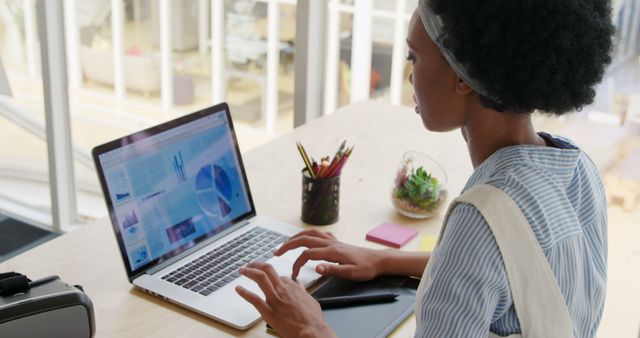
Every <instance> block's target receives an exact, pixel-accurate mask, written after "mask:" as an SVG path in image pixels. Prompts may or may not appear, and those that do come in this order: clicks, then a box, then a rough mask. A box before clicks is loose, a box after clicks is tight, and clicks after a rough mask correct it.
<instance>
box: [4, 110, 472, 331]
mask: <svg viewBox="0 0 640 338" xmlns="http://www.w3.org/2000/svg"><path fill="white" fill-rule="evenodd" d="M343 139H347V140H348V141H349V143H350V144H353V145H355V150H354V152H353V155H352V157H351V159H350V160H349V163H348V164H347V166H346V167H345V170H344V172H343V174H342V179H341V185H342V187H341V192H340V194H341V196H340V198H341V201H340V213H341V215H340V221H339V222H338V223H336V224H334V225H331V226H326V227H322V229H323V230H330V231H332V232H333V233H334V234H336V236H337V237H338V238H339V239H341V240H344V241H346V242H350V243H354V244H358V245H363V246H368V247H380V248H382V246H381V245H377V244H375V243H371V242H367V241H365V240H364V236H365V233H366V232H367V230H369V229H370V228H372V227H374V226H376V225H378V224H379V223H380V222H383V221H391V222H396V223H402V224H406V225H408V226H411V227H415V228H416V229H418V230H419V231H420V232H421V233H423V234H434V235H436V234H437V233H438V231H439V229H440V224H441V221H442V217H443V215H442V214H441V215H440V217H439V218H435V219H432V220H428V221H416V220H411V219H408V218H405V217H402V216H400V215H398V214H397V213H396V212H395V210H394V209H393V206H392V205H391V201H390V189H391V186H392V182H393V179H394V177H395V171H396V169H397V166H398V165H399V162H400V158H401V156H402V154H403V153H404V152H405V151H406V150H410V149H411V150H420V151H422V152H424V153H427V154H429V155H431V156H432V157H434V158H435V159H437V160H438V161H439V162H440V163H441V164H442V165H443V167H444V168H445V170H447V172H448V174H449V185H448V186H449V191H450V193H449V198H453V197H455V195H457V194H458V192H459V191H460V190H461V189H462V187H463V185H464V183H465V181H466V179H467V178H468V176H469V175H470V173H471V170H472V169H471V163H470V160H469V157H468V155H467V151H466V146H465V144H464V142H463V140H462V136H461V135H460V134H459V132H451V133H444V134H436V133H431V132H428V131H426V130H425V129H424V128H423V126H422V122H421V120H420V118H419V117H418V116H417V115H416V114H415V113H414V112H413V109H412V108H406V107H398V106H391V105H388V104H384V103H380V102H376V101H365V102H361V103H358V104H355V105H352V106H349V107H346V108H344V109H341V110H339V111H338V112H336V113H334V114H332V115H330V116H327V117H324V118H321V119H318V120H315V121H313V122H310V123H308V124H307V125H305V126H303V127H301V128H298V129H296V130H294V131H292V132H291V133H289V134H287V135H284V136H283V137H280V138H278V139H276V140H274V141H272V142H269V143H267V144H265V145H263V146H261V147H258V148H256V149H254V150H252V151H250V152H248V153H246V154H244V156H243V157H244V160H245V166H246V170H247V172H248V176H249V184H250V186H251V191H252V194H253V198H254V201H255V204H256V208H257V210H258V213H259V214H265V215H269V216H272V217H275V218H277V219H280V220H283V221H286V222H289V223H292V224H298V225H301V226H303V224H302V222H301V221H300V219H299V217H300V194H301V191H300V189H301V177H300V169H301V167H302V165H301V164H302V161H301V159H300V156H299V154H298V153H297V150H296V147H295V141H298V140H300V141H302V142H303V143H304V145H305V146H306V148H307V151H308V152H309V153H310V154H313V155H314V156H315V157H316V158H318V157H320V155H328V154H333V153H334V152H335V150H336V148H337V147H338V145H339V144H340V143H341V142H342V140H343ZM416 248H417V240H416V239H414V240H412V241H411V242H410V243H408V244H407V245H405V247H404V248H403V249H405V250H415V249H416ZM7 270H15V271H18V272H22V273H25V274H27V275H28V276H31V277H33V278H38V277H42V276H45V275H49V274H58V275H60V277H61V278H62V279H63V280H64V281H67V282H69V283H74V284H81V285H83V286H84V288H85V291H86V292H87V294H88V295H89V296H90V297H91V300H92V301H93V305H94V308H95V315H96V330H97V335H96V336H97V337H225V336H240V337H270V336H269V335H268V334H267V333H266V332H265V326H264V324H263V323H258V324H257V325H255V326H254V327H253V328H252V329H251V330H249V331H246V332H245V331H238V330H235V329H231V328H229V327H226V326H224V325H222V324H218V323H217V322H215V321H213V320H211V319H208V318H206V317H203V316H201V315H198V314H196V313H193V312H190V311H188V310H185V309H183V308H181V307H179V306H176V305H173V304H171V303H168V302H165V301H162V300H160V299H158V298H155V297H152V296H150V295H147V294H145V293H143V292H141V291H138V290H136V289H133V288H132V287H131V285H130V284H129V283H128V282H127V278H126V275H125V272H124V269H123V266H122V261H121V258H120V254H119V252H118V249H117V247H116V241H115V237H114V235H113V233H112V230H111V225H110V223H109V221H108V220H107V218H104V219H101V220H99V221H96V222H94V223H92V224H88V225H86V226H84V227H82V228H81V229H79V230H76V231H74V232H72V233H68V234H65V235H64V236H61V237H59V238H56V239H54V240H52V241H49V242H47V243H45V244H43V245H41V246H39V247H37V248H35V249H33V250H31V251H29V252H26V253H24V254H22V255H19V256H17V257H14V258H13V259H11V260H9V261H7V262H4V263H2V264H0V271H7ZM414 329H415V321H414V320H412V319H410V320H408V321H407V322H406V323H405V324H404V326H403V327H402V328H401V329H400V331H399V332H398V333H397V334H396V336H398V337H409V336H412V335H413V331H414Z"/></svg>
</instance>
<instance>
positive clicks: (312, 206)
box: [301, 168, 340, 225]
mask: <svg viewBox="0 0 640 338" xmlns="http://www.w3.org/2000/svg"><path fill="white" fill-rule="evenodd" d="M339 206H340V176H339V175H337V176H333V177H327V178H313V177H311V175H309V171H308V170H307V169H306V168H305V169H303V170H302V216H301V219H302V221H303V222H305V223H307V224H313V225H329V224H333V223H335V222H337V221H338V215H339V210H340V208H339Z"/></svg>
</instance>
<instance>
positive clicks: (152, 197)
mask: <svg viewBox="0 0 640 338" xmlns="http://www.w3.org/2000/svg"><path fill="white" fill-rule="evenodd" d="M93 159H94V161H95V164H96V168H97V171H98V176H99V178H100V184H101V185H102V191H103V192H104V196H105V199H106V202H107V207H108V209H109V215H110V218H111V224H112V225H113V230H114V231H115V235H116V238H117V241H118V246H119V248H120V253H121V255H122V259H123V260H124V266H125V268H126V271H127V275H128V277H129V281H130V282H131V283H133V285H135V286H136V287H139V288H141V289H143V290H145V291H147V292H149V293H151V294H154V295H157V296H159V297H161V298H163V299H165V300H168V301H171V302H174V303H177V304H180V305H182V306H184V307H187V308H189V309H191V310H193V311H196V312H198V313H201V314H203V315H205V316H208V317H211V318H213V319H216V320H218V321H220V322H223V323H225V324H228V325H230V326H233V327H235V328H239V329H247V328H249V327H250V326H251V325H252V324H254V323H256V322H257V321H258V320H259V319H260V315H259V313H258V312H257V311H256V310H255V309H254V308H253V306H252V305H251V304H249V303H248V302H246V301H245V300H244V299H242V298H241V297H240V296H238V295H237V294H236V292H235V286H236V285H239V284H240V285H242V286H244V287H245V288H247V289H249V290H252V291H254V292H256V293H257V294H259V295H261V296H262V297H264V295H263V294H262V292H261V291H260V289H259V288H258V287H257V285H256V284H255V283H254V282H253V281H251V280H249V279H247V278H246V277H244V276H241V275H240V274H239V272H238V269H239V268H240V267H241V266H243V265H245V264H247V263H248V262H251V261H256V260H257V261H266V262H268V263H270V264H272V265H273V266H274V267H275V269H276V270H277V271H278V273H279V274H280V275H282V276H290V275H291V268H292V266H293V262H294V261H295V259H296V258H297V256H298V255H299V254H300V250H301V249H299V250H295V251H291V252H289V253H287V254H286V255H284V256H282V257H273V251H274V249H276V248H277V247H278V246H280V245H281V243H282V242H284V241H285V240H286V239H287V238H288V237H290V236H291V235H293V234H295V233H297V232H298V231H300V230H301V229H300V228H297V227H294V226H292V225H288V224H284V223H281V222H278V221H275V220H272V219H268V218H265V217H262V216H257V215H256V210H255V207H254V204H253V200H252V198H251V192H250V190H249V185H248V182H247V176H246V174H245V170H244V166H243V164H242V158H241V156H240V151H239V149H238V142H237V140H236V135H235V132H234V129H233V124H232V122H231V115H230V113H229V107H228V106H227V104H225V103H223V104H220V105H217V106H214V107H211V108H207V109H204V110H201V111H198V112H195V113H192V114H189V115H187V116H184V117H181V118H178V119H175V120H173V121H169V122H166V123H163V124H161V125H158V126H155V127H152V128H149V129H147V130H143V131H140V132H137V133H134V134H132V135H129V136H125V137H123V138H120V139H117V140H114V141H112V142H109V143H106V144H103V145H100V146H97V147H96V148H94V149H93ZM314 268H315V265H314V264H307V265H306V266H305V267H304V268H303V269H302V271H301V273H300V276H299V277H298V280H300V281H301V282H303V283H304V284H305V285H307V286H309V285H310V284H312V283H313V282H314V281H316V280H317V279H318V278H319V277H320V276H319V275H318V274H316V273H315V271H314Z"/></svg>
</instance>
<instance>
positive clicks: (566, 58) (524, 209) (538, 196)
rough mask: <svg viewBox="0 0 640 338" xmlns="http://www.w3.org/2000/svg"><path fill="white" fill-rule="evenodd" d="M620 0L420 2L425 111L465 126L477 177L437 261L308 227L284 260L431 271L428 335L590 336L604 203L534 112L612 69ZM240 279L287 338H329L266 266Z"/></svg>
mask: <svg viewBox="0 0 640 338" xmlns="http://www.w3.org/2000/svg"><path fill="white" fill-rule="evenodd" d="M612 32H613V27H612V25H611V19H610V3H609V2H608V1H598V0H542V1H504V0H502V1H500V0H489V1H462V0H459V1H451V0H420V1H419V6H418V9H417V10H416V12H415V13H414V14H413V17H412V18H411V22H410V24H409V33H408V38H407V45H408V47H409V55H408V60H409V61H411V63H412V64H413V71H412V74H411V75H410V77H409V81H410V82H411V83H412V84H413V88H414V92H415V96H414V100H415V102H416V113H418V114H419V115H420V117H421V118H422V122H423V124H424V126H425V127H426V128H427V129H428V130H431V131H449V130H453V129H458V128H459V129H460V130H461V132H462V136H463V137H464V139H465V141H466V143H467V146H468V150H469V155H470V157H471V162H472V164H473V167H474V173H473V175H472V176H471V178H470V179H469V181H468V182H467V184H466V186H465V188H464V190H463V195H462V196H461V197H459V198H458V199H457V200H456V201H454V203H452V205H451V206H450V209H449V212H448V214H447V217H446V218H445V222H444V224H443V229H442V231H441V233H440V237H439V240H438V244H437V246H436V249H435V250H434V252H433V253H432V254H431V255H430V256H427V255H424V254H420V253H408V252H400V251H393V250H372V249H366V248H359V247H355V246H351V245H348V244H344V243H341V242H339V241H337V240H336V239H335V238H334V237H333V236H332V235H331V234H328V233H322V232H319V231H316V230H307V231H303V232H302V233H300V234H298V235H297V236H295V237H294V238H291V239H290V240H289V241H287V242H285V243H284V244H283V246H282V247H281V248H280V249H279V250H278V251H277V252H276V255H281V254H283V253H284V252H286V251H288V250H291V249H294V248H298V247H306V248H308V249H307V250H306V251H304V253H303V254H302V255H301V256H300V257H299V258H298V260H297V262H296V263H295V265H294V270H293V275H292V278H294V279H295V277H296V275H297V273H298V271H299V269H300V267H301V266H303V265H304V264H305V263H306V262H307V261H308V260H310V259H312V260H325V261H329V262H335V263H338V264H320V265H318V267H317V271H318V273H320V274H323V275H330V276H340V277H344V278H350V279H355V280H367V279H371V278H374V277H375V276H378V275H384V274H393V275H410V276H416V277H420V276H422V280H421V285H420V288H419V289H418V297H417V298H418V300H417V304H416V320H417V330H416V333H415V335H416V336H417V337H486V336H488V335H496V336H509V335H517V334H522V336H536V337H538V336H539V337H551V336H557V337H569V336H576V337H593V336H594V335H595V333H596V329H597V327H598V323H599V321H600V317H601V314H602V309H603V303H604V293H605V283H606V255H607V219H606V201H605V197H604V191H603V186H602V183H601V179H600V177H599V175H598V172H597V169H596V168H595V166H594V165H593V163H592V162H591V161H590V160H589V159H588V157H587V156H586V155H585V154H584V153H583V152H582V151H581V150H580V149H578V148H577V147H576V146H575V145H573V144H572V143H571V142H570V141H569V140H566V139H564V138H561V137H557V136H552V135H549V134H545V133H536V132H535V131H534V129H533V126H532V123H531V117H530V116H531V114H532V113H533V112H534V111H536V110H538V111H541V112H544V113H547V114H551V115H561V114H564V113H567V112H569V111H572V110H580V109H581V108H582V107H583V106H585V105H587V104H590V103H591V102H592V101H593V98H594V96H595V93H594V90H593V89H592V87H593V86H594V85H595V84H597V83H598V82H599V81H600V80H601V79H602V76H603V73H604V68H605V67H606V65H607V64H608V63H609V62H610V56H609V53H610V50H611V47H612V42H611V36H612ZM241 272H242V273H243V274H244V275H245V276H247V277H248V278H251V279H253V280H254V281H256V282H257V283H258V284H259V285H260V287H261V290H262V291H263V292H264V294H265V295H266V301H265V300H262V299H260V298H259V297H257V296H256V295H255V294H252V293H251V292H249V291H247V290H245V289H242V288H238V289H237V292H238V293H239V294H240V295H241V296H242V297H244V298H245V299H246V300H247V301H249V302H251V303H252V304H253V305H254V306H256V308H257V309H258V311H259V312H260V313H261V314H262V316H263V318H264V319H265V321H267V322H268V323H269V324H271V325H272V326H273V327H274V328H275V329H276V330H277V331H278V332H279V333H280V334H281V335H282V336H283V337H331V336H334V334H333V333H332V332H331V330H330V328H328V327H327V325H326V324H324V321H323V317H322V312H321V310H320V307H319V305H318V303H317V302H315V301H314V300H313V299H312V298H311V296H309V294H308V293H307V292H306V291H305V290H304V288H303V287H302V286H300V285H298V284H297V283H295V282H293V280H291V279H289V278H285V277H282V278H281V277H279V276H277V274H276V273H275V271H274V270H273V269H272V268H271V267H270V266H268V265H266V264H264V263H252V264H249V265H248V266H247V267H245V268H243V269H242V270H241Z"/></svg>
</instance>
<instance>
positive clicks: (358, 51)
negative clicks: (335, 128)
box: [323, 0, 411, 114]
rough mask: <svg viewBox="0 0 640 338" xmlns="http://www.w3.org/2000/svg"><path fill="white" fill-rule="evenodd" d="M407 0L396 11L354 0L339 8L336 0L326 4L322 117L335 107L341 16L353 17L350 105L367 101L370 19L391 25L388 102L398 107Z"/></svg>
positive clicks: (403, 57)
mask: <svg viewBox="0 0 640 338" xmlns="http://www.w3.org/2000/svg"><path fill="white" fill-rule="evenodd" d="M406 9H407V3H406V0H398V1H395V10H393V11H392V10H386V9H378V8H374V4H373V0H354V3H353V5H346V4H341V3H340V1H339V0H331V1H329V2H328V15H327V17H328V18H327V28H326V30H325V31H326V32H327V39H326V41H327V42H326V55H327V59H326V62H327V63H326V67H325V71H326V73H325V79H326V82H325V86H324V110H323V111H324V114H330V113H332V112H333V111H335V110H336V108H337V107H338V93H337V91H336V88H337V87H338V81H339V75H338V74H339V53H340V51H339V49H340V38H341V37H340V14H351V15H353V29H352V31H351V40H352V41H351V81H350V93H349V101H350V102H351V103H353V102H355V101H359V100H362V99H366V98H369V90H370V84H369V81H367V79H370V78H371V53H372V42H373V39H372V31H373V18H382V19H387V20H393V21H394V35H393V47H392V50H393V51H392V59H391V75H390V95H389V96H390V102H391V103H392V104H400V102H401V98H402V87H403V83H404V81H405V79H404V67H405V65H406V61H405V55H404V54H405V51H406V47H405V41H404V40H405V38H406V32H407V23H408V21H409V19H410V18H411V16H410V15H408V14H407V13H406Z"/></svg>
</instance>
